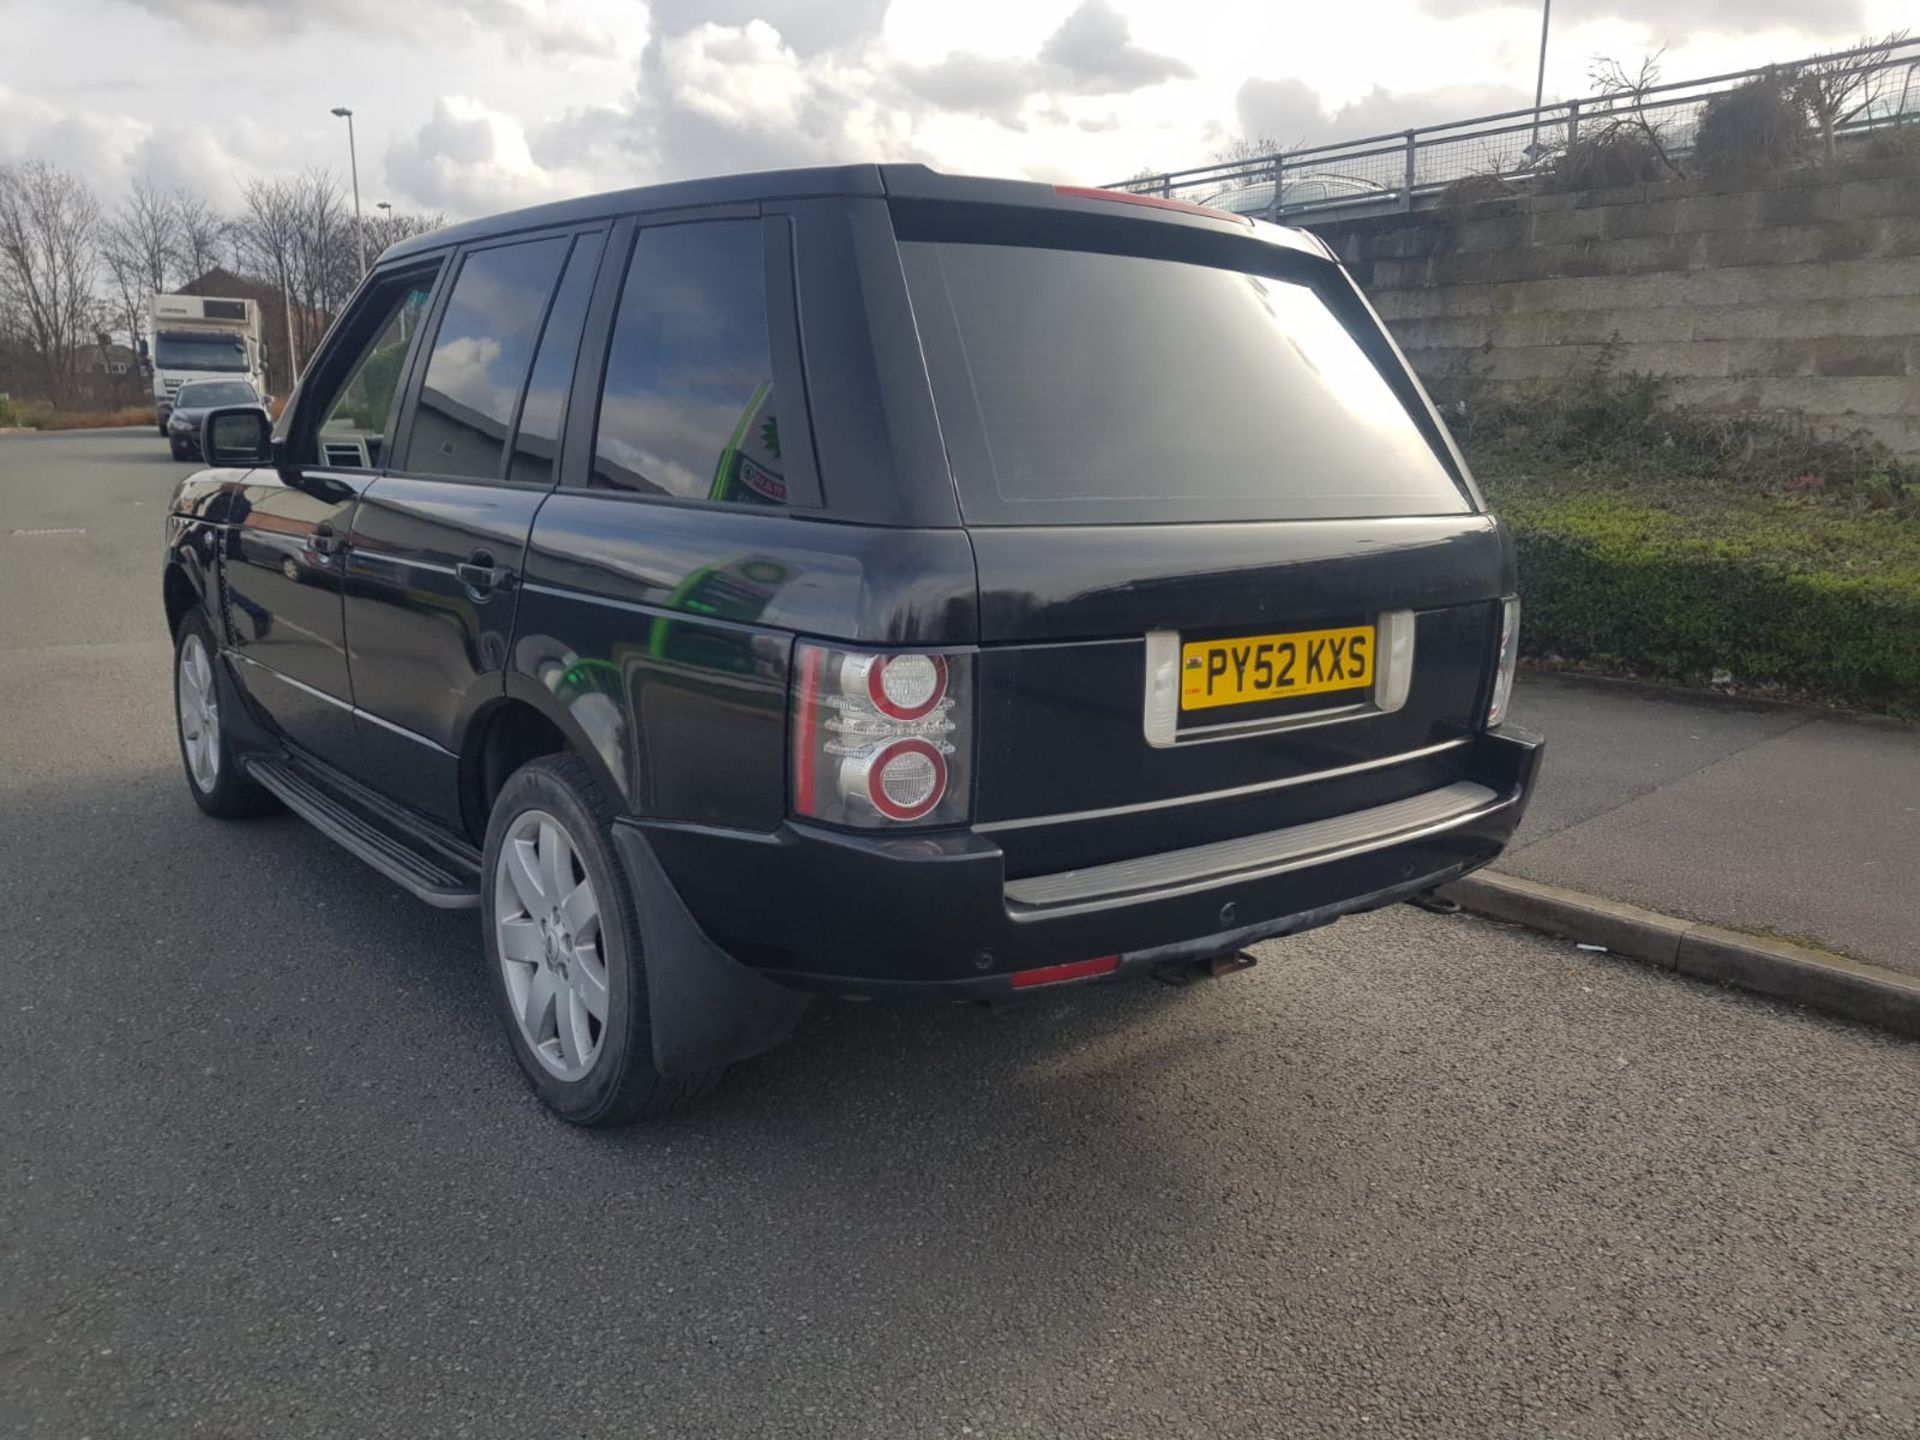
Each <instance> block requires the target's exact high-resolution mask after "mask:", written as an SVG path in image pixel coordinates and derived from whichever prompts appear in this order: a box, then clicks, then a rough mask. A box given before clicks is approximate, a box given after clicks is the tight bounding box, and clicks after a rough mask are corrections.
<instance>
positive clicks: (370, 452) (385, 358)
mask: <svg viewBox="0 0 1920 1440" xmlns="http://www.w3.org/2000/svg"><path fill="white" fill-rule="evenodd" d="M432 285H433V281H432V277H431V276H414V277H411V278H404V277H403V278H400V279H396V280H393V281H390V282H388V283H387V284H386V285H384V286H382V287H381V288H380V289H378V290H376V291H375V292H374V300H373V304H372V305H371V306H370V307H369V308H370V310H371V311H372V312H373V313H372V314H371V316H370V317H369V326H368V328H370V329H371V330H372V333H373V338H372V340H371V341H370V342H369V343H368V344H367V347H366V349H364V350H363V351H361V353H360V358H359V360H358V361H357V362H355V364H354V366H353V368H352V369H351V370H350V371H348V372H347V374H346V376H345V378H344V380H343V381H342V382H341V385H340V388H339V389H338V390H336V391H335V392H334V394H333V398H332V399H331V400H330V401H329V402H328V403H327V404H325V405H324V406H323V407H322V408H321V413H322V414H323V415H325V416H326V418H325V419H324V420H322V421H321V422H320V428H319V432H318V433H317V434H316V435H315V437H314V441H313V444H312V445H310V446H308V447H307V451H308V453H306V454H305V455H303V456H302V457H301V458H302V460H303V461H304V462H305V463H307V464H320V465H325V466H327V467H329V468H330V469H334V470H377V469H379V468H380V467H381V466H383V465H385V464H386V463H387V440H388V438H389V436H390V434H391V432H392V426H393V414H394V409H395V406H394V401H395V398H396V397H397V396H398V394H399V390H400V376H401V371H402V370H404V369H405V368H406V364H407V347H408V346H409V345H411V344H412V343H413V337H414V334H415V332H417V331H418V330H419V328H420V325H421V323H422V321H424V320H425V318H426V313H427V305H428V302H430V301H431V300H432V299H433V289H432ZM362 333H365V332H364V331H363V332H362Z"/></svg>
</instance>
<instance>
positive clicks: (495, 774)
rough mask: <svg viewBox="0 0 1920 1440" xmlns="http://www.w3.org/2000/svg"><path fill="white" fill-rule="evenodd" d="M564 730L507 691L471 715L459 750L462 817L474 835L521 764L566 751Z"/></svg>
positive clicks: (484, 830) (568, 751)
mask: <svg viewBox="0 0 1920 1440" xmlns="http://www.w3.org/2000/svg"><path fill="white" fill-rule="evenodd" d="M574 751H575V747H574V745H573V743H572V741H571V740H570V738H569V737H568V735H567V733H566V732H565V731H564V730H562V729H561V728H560V726H559V725H557V724H555V723H554V721H553V720H552V719H550V718H549V717H548V716H547V715H545V714H544V713H542V712H541V711H540V709H538V708H537V707H536V706H533V705H529V704H528V703H527V702H526V701H524V700H516V699H513V698H512V697H507V698H504V699H501V700H498V701H496V702H495V703H494V704H492V705H490V706H488V707H487V708H486V709H484V710H481V711H480V712H478V713H477V714H475V715H474V717H473V719H472V720H471V721H470V722H469V723H468V727H467V740H466V744H465V745H463V746H462V747H461V752H460V817H461V819H462V821H463V822H464V823H465V825H466V829H467V832H468V833H469V834H470V835H472V836H473V837H474V838H475V839H479V838H480V837H482V836H484V835H485V834H486V833H487V820H488V817H489V816H490V815H491V814H492V812H493V802H494V799H495V798H496V797H497V796H498V795H499V794H500V790H501V787H502V786H504V785H505V784H506V783H507V781H508V780H509V779H510V778H511V777H512V775H513V773H514V772H515V771H516V770H518V769H520V768H521V767H522V766H524V765H527V764H530V763H531V762H533V761H535V760H538V759H540V758H541V757H542V756H543V755H570V754H573V753H574Z"/></svg>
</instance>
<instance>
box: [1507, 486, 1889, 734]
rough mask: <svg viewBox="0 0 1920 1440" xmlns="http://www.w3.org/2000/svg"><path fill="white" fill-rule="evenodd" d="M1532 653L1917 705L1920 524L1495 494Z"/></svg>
mask: <svg viewBox="0 0 1920 1440" xmlns="http://www.w3.org/2000/svg"><path fill="white" fill-rule="evenodd" d="M1495 508H1496V510H1497V511H1498V512H1499V513H1500V514H1502V515H1503V516H1504V517H1505V519H1506V520H1507V521H1508V523H1509V524H1511V525H1512V527H1513V530H1514V535H1515V539H1516V542H1517V545H1518V549H1519V557H1520V593H1521V597H1522V602H1523V604H1524V606H1525V619H1524V622H1523V624H1522V626H1521V631H1522V635H1523V637H1524V641H1525V645H1526V648H1527V650H1528V651H1529V652H1530V653H1533V654H1536V655H1541V654H1550V655H1559V656H1562V657H1565V658H1567V659H1570V660H1584V661H1591V662H1596V663H1599V664H1611V665H1620V666H1624V667H1626V668H1630V669H1632V670H1635V671H1639V672H1642V673H1651V674H1656V675H1661V676H1665V677H1668V678H1671V679H1676V680H1683V681H1695V682H1697V681H1701V680H1705V679H1707V678H1709V677H1710V676H1711V675H1712V674H1713V672H1715V671H1717V670H1724V671H1729V672H1731V674H1732V675H1733V677H1734V679H1735V681H1736V682H1738V683H1741V684H1762V685H1768V684H1771V685H1781V686H1786V687H1790V688H1792V689H1795V690H1800V691H1805V692H1811V693H1813V694H1817V695H1820V696H1824V697H1826V698H1829V699H1833V700H1837V701H1843V702H1848V703H1854V704H1862V705H1868V706H1873V707H1876V708H1881V709H1889V710H1893V711H1895V712H1897V713H1903V714H1920V526H1916V525H1914V523H1913V522H1912V521H1907V520H1901V519H1899V518H1897V517H1880V516H1873V515H1834V514H1830V513H1825V512H1821V511H1819V510H1817V509H1813V508H1811V507H1808V508H1803V509H1801V508H1793V507H1778V506H1776V507H1772V508H1766V507H1758V508H1748V509H1740V508H1729V509H1728V510H1726V511H1724V512H1721V513H1718V514H1715V515H1713V516H1711V517H1710V518H1703V517H1699V516H1689V515H1679V514H1674V513H1670V512H1667V511H1664V510H1660V509H1656V508H1652V507H1650V506H1647V505H1645V504H1636V503H1634V502H1632V501H1630V500H1627V499H1624V498H1621V497H1617V496H1609V495H1575V496H1562V497H1556V498H1539V499H1522V498H1521V497H1518V496H1509V497H1504V498H1503V499H1502V500H1501V501H1500V502H1499V503H1497V504H1496V507H1495Z"/></svg>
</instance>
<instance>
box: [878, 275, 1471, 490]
mask: <svg viewBox="0 0 1920 1440" xmlns="http://www.w3.org/2000/svg"><path fill="white" fill-rule="evenodd" d="M901 253H902V256H903V258H904V260H905V262H906V266H907V280H908V286H909V288H910V290H911V292H912V296H913V305H914V311H915V314H916V316H917V317H918V319H919V322H920V325H921V329H922V333H923V336H924V338H925V343H926V349H927V361H928V365H929V367H930V369H931V371H932V375H933V381H934V387H935V395H936V399H937V401H938V403H939V406H940V411H941V418H942V422H943V427H944V428H945V429H946V430H947V433H948V441H949V445H950V446H951V447H952V449H953V452H954V453H953V460H954V469H955V474H956V478H957V479H958V481H959V484H960V502H961V509H962V512H963V513H964V515H965V517H966V519H967V520H968V521H969V522H971V523H974V524H1047V523H1061V524H1086V523H1099V522H1102V521H1106V522H1128V521H1134V522H1148V521H1182V520H1259V519H1305V518H1314V517H1332V516H1371V515H1432V514H1458V513H1460V512H1462V511H1464V510H1466V509H1467V508H1468V505H1467V500H1466V497H1465V495H1464V494H1463V493H1462V491H1461V490H1460V488H1459V487H1458V486H1457V485H1456V484H1455V483H1454V481H1453V478H1452V476H1451V475H1450V474H1449V472H1448V470H1447V469H1446V467H1445V466H1444V465H1443V464H1442V463H1441V461H1440V458H1439V456H1438V455H1437V454H1436V453H1435V451H1434V449H1433V447H1432V446H1431V445H1430V444H1429V443H1428V441H1427V439H1426V437H1425V436H1424V435H1423V434H1422V432H1421V430H1420V429H1419V427H1418V426H1417V425H1416V423H1415V422H1414V419H1413V417H1412V415H1411V414H1410V413H1409V411H1408V410H1407V408H1406V406H1405V405H1404V404H1403V403H1402V401H1401V399H1400V397H1399V396H1398V395H1397V394H1396V393H1395V391H1394V389H1393V388H1392V387H1391V386H1390V385H1389V384H1388V383H1387V381H1386V379H1385V378H1384V377H1383V376H1382V374H1381V373H1380V371H1379V370H1378V369H1377V368H1376V367H1375V365H1374V364H1373V362H1372V361H1371V360H1370V359H1369V358H1368V356H1367V354H1366V352H1365V351H1364V350H1363V349H1362V348H1361V346H1360V344H1359V343H1358V342H1357V341H1356V340H1355V338H1354V336H1353V335H1352V334H1351V333H1349V332H1348V330H1347V329H1346V327H1345V326H1344V325H1343V324H1342V323H1341V321H1340V319H1339V317H1338V316H1336V315H1335V314H1334V313H1333V311H1331V310H1330V309H1328V307H1327V305H1326V304H1325V303H1324V302H1323V301H1322V300H1321V298H1320V296H1319V295H1318V294H1317V293H1316V292H1315V291H1314V290H1313V289H1312V288H1311V287H1310V286H1308V285H1305V284H1301V283H1295V282H1293V281H1289V280H1282V279H1277V278H1274V277H1271V276H1267V275H1258V274H1248V273H1243V272H1241V271H1238V270H1231V269H1216V268H1214V267H1212V266H1208V265H1200V264H1191V263H1187V262H1184V261H1175V260H1166V259H1147V258H1143V257H1138V256H1132V255H1115V254H1094V253H1089V252H1084V251H1072V250H1047V249H1035V248H1025V247H1019V246H1006V245H967V244H950V243H943V242H934V241H913V242H909V243H906V244H903V245H902V246H901Z"/></svg>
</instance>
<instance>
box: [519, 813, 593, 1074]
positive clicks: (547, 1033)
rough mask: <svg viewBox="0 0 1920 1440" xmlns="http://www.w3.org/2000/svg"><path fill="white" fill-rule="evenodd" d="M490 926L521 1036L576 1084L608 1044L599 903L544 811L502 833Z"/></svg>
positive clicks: (559, 828) (572, 850)
mask: <svg viewBox="0 0 1920 1440" xmlns="http://www.w3.org/2000/svg"><path fill="white" fill-rule="evenodd" d="M493 926H494V937H495V939H496V941H497V946H498V950H499V954H500V970H501V975H502V978H503V979H504V980H505V982H506V987H507V998H508V1000H509V1002H510V1003H511V1005H512V1008H513V1014H514V1018H515V1020H517V1021H518V1022H519V1025H520V1035H521V1038H522V1039H524V1040H525V1041H526V1042H527V1047H528V1048H529V1049H530V1050H532V1051H533V1053H534V1055H535V1057H536V1058H537V1059H538V1060H539V1061H540V1064H541V1065H542V1066H544V1067H545V1068H546V1069H547V1070H548V1071H549V1072H550V1073H552V1074H553V1075H554V1076H556V1077H557V1078H559V1079H561V1080H566V1081H575V1080H580V1079H582V1078H584V1077H585V1076H586V1074H587V1072H588V1071H589V1070H591V1069H592V1068H593V1063H594V1061H595V1060H597V1059H598V1058H599V1056H600V1047H601V1045H602V1044H603V1043H604V1041H605V1039H606V1027H607V995H608V991H607V962H606V952H605V948H604V946H603V944H602V940H601V932H600V902H599V899H598V897H597V896H596V895H595V894H594V890H593V882H592V881H591V880H589V879H588V878H587V873H586V867H585V866H584V865H583V864H582V863H581V860H580V855H579V852H578V850H577V848H576V847H575V845H574V843H573V841H572V839H571V838H570V837H569V836H568V834H567V831H566V827H565V826H563V825H562V824H561V823H560V822H559V821H558V820H556V819H555V818H554V817H553V816H552V815H550V814H549V813H547V812H546V811H544V810H528V811H526V812H524V813H523V814H521V815H519V816H517V817H516V818H515V819H514V822H513V824H512V826H511V827H509V829H508V830H507V834H506V839H505V841H504V843H502V845H501V846H500V858H499V860H498V862H497V863H496V865H495V868H494V877H493Z"/></svg>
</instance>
